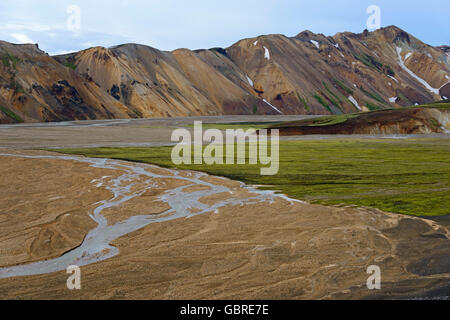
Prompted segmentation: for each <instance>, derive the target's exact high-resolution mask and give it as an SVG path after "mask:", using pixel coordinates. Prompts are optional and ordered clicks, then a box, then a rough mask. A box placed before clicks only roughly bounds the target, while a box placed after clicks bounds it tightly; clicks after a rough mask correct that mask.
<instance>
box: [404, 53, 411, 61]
mask: <svg viewBox="0 0 450 320" xmlns="http://www.w3.org/2000/svg"><path fill="white" fill-rule="evenodd" d="M411 56H412V52H408V53H407V54H406V56H405V61H406V60H408V58H409V57H411Z"/></svg>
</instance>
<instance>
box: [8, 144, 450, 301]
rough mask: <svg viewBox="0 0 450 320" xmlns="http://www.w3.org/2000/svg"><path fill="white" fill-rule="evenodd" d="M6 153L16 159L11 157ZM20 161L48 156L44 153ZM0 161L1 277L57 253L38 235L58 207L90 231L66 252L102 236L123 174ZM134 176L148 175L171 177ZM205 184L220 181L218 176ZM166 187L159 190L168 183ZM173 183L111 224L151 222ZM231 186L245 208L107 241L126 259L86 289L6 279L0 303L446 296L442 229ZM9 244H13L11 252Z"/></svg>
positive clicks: (93, 270) (98, 272)
mask: <svg viewBox="0 0 450 320" xmlns="http://www.w3.org/2000/svg"><path fill="white" fill-rule="evenodd" d="M8 153H9V154H13V153H19V152H15V151H12V150H8ZM20 153H21V154H32V155H40V154H43V155H51V154H50V153H46V152H38V151H33V152H24V151H21V152H20ZM1 160H2V161H1V162H0V163H1V165H0V166H1V168H2V172H7V173H8V174H9V176H5V175H2V178H0V183H1V185H2V190H8V196H7V197H2V198H1V200H0V201H2V206H1V208H2V213H3V212H5V210H6V211H7V218H4V216H3V214H2V219H3V220H2V224H1V228H2V229H3V230H5V231H6V232H5V231H3V230H2V238H1V239H0V248H2V252H3V254H2V256H1V258H2V260H1V263H0V265H1V267H5V266H10V265H15V264H23V263H27V262H31V261H36V260H38V259H48V258H50V257H53V256H57V255H61V254H62V252H61V250H59V249H60V247H61V246H56V245H55V246H54V245H52V244H53V242H50V244H49V243H48V242H46V241H42V239H46V238H44V237H42V231H40V230H43V229H45V228H48V227H47V225H48V224H51V223H52V221H54V220H55V219H56V218H55V217H57V216H58V215H59V214H60V213H59V211H57V210H56V209H54V208H52V207H51V203H52V201H57V200H61V199H58V197H65V198H68V199H74V201H70V203H68V204H67V205H69V204H70V207H67V206H66V203H67V202H69V201H64V206H63V207H62V208H60V211H61V210H63V208H65V211H68V210H70V211H71V212H72V211H76V212H77V217H79V219H80V221H84V223H80V227H79V228H78V229H77V230H76V231H77V232H76V233H77V234H78V235H79V236H78V238H77V237H73V239H72V238H70V237H68V238H69V239H71V241H68V240H66V242H65V243H66V246H65V248H68V249H69V250H70V248H71V247H73V246H75V245H76V244H77V243H79V241H80V238H82V237H81V236H82V235H85V234H86V233H87V232H88V231H89V229H90V228H93V227H95V223H93V221H89V214H91V213H92V212H91V211H92V210H93V205H94V204H95V203H97V202H98V201H101V200H104V199H109V198H111V197H112V194H111V192H110V191H108V190H107V189H105V188H106V186H107V183H106V184H105V186H104V185H98V184H95V183H96V182H95V181H94V182H93V183H91V182H92V181H93V180H95V179H102V178H103V177H105V176H110V177H114V176H117V172H116V171H115V170H107V169H101V168H93V167H92V166H89V165H88V164H85V163H79V162H77V161H73V160H56V159H46V160H42V159H32V158H25V159H24V158H21V157H19V156H18V157H14V156H8V157H1ZM128 165H132V166H138V164H128ZM139 166H142V167H145V170H147V171H151V170H164V169H157V168H156V167H153V166H144V165H139ZM27 168H28V169H27ZM174 172H175V171H174ZM19 173H20V174H19ZM192 174H193V173H190V172H181V173H180V175H182V176H184V175H186V176H189V175H192ZM204 179H206V180H209V179H208V178H204ZM210 179H211V181H217V182H219V181H222V183H223V179H221V178H215V177H211V178H210ZM160 180H161V181H159V184H160V183H161V182H162V180H164V179H160ZM169 180H172V179H171V178H167V181H165V182H166V184H165V185H166V187H167V189H165V190H164V188H162V187H161V186H159V190H158V192H157V193H156V194H154V195H151V196H150V197H148V195H147V197H148V198H149V200H148V201H146V197H145V196H144V194H143V197H135V198H133V199H130V200H129V201H126V202H125V203H124V205H125V207H126V210H124V211H126V212H127V213H126V214H125V215H124V216H121V215H123V212H122V210H111V212H109V213H108V215H107V219H108V222H109V223H116V222H117V221H119V220H121V219H126V218H129V216H130V215H132V214H133V212H134V213H135V214H140V213H145V212H147V213H148V211H149V208H153V203H154V204H155V206H156V207H157V206H161V203H158V202H157V201H156V200H157V198H158V195H161V194H166V193H167V192H169V193H170V192H173V190H174V189H173V188H174V187H177V186H179V185H178V184H175V185H171V182H170V181H169ZM50 182H51V183H50ZM133 182H134V181H129V182H128V183H130V184H133ZM135 182H136V183H138V184H139V183H142V179H141V178H139V177H138V178H137V181H135ZM230 184H231V185H233V192H234V193H235V196H236V197H242V199H241V200H242V203H241V204H240V205H233V204H231V205H226V206H223V207H220V208H219V209H218V210H215V211H211V212H205V213H204V214H202V215H197V216H195V215H194V216H191V217H189V218H188V219H186V218H180V219H174V220H170V221H165V222H160V223H152V224H149V225H147V226H145V227H143V228H141V229H139V230H137V231H135V232H132V233H128V234H126V235H124V236H122V237H119V238H118V239H116V240H114V241H113V242H112V243H111V245H113V246H114V247H116V248H117V249H118V250H119V254H118V255H116V256H114V257H112V258H108V259H106V260H102V261H100V262H97V263H92V264H88V265H85V266H83V267H82V268H81V270H82V290H79V291H70V290H68V289H67V288H66V280H67V277H68V275H67V274H66V272H65V270H62V271H59V272H53V273H49V274H42V275H34V276H27V277H11V278H5V279H1V280H0V294H1V297H2V298H4V299H8V298H9V299H17V298H19V299H27V298H42V299H63V298H64V299H81V298H86V299H125V298H127V299H183V298H185V299H247V298H249V299H251V298H253V299H317V298H336V297H339V298H342V297H344V298H361V297H368V296H369V297H370V296H372V297H404V296H417V295H419V293H420V294H423V292H425V293H426V292H429V291H430V292H431V291H433V290H434V291H436V290H441V288H445V287H446V286H447V287H448V284H449V277H450V274H449V270H450V267H449V263H450V259H448V252H449V249H450V242H449V234H448V229H447V228H446V227H443V226H441V225H439V224H437V223H435V222H431V221H428V220H424V219H420V218H413V217H407V216H402V215H396V214H390V213H385V212H381V211H378V210H373V209H360V208H336V207H323V206H318V205H310V204H306V203H301V202H296V201H292V202H290V201H288V200H287V199H283V198H279V197H275V198H270V200H267V201H251V200H249V197H251V193H252V192H251V190H247V189H245V187H244V186H237V185H236V184H235V183H234V182H230ZM97 185H98V187H97ZM5 186H9V187H8V189H4V187H5ZM161 188H162V189H161ZM239 188H240V189H242V190H239ZM42 189H44V190H42ZM47 189H48V190H47ZM202 189H203V188H200V189H199V190H202ZM194 190H195V189H194ZM13 191H15V192H16V198H17V199H16V200H15V201H16V202H17V203H18V204H19V205H20V208H21V209H20V211H21V215H20V216H18V217H15V216H14V217H12V210H14V208H15V206H14V205H13V202H14V201H13V200H14V198H12V197H13V194H14V192H13ZM89 191H90V192H89ZM189 191H192V190H189ZM200 192H204V191H200ZM90 193H92V195H89V197H87V194H90ZM194 193H195V191H194ZM4 194H5V193H4ZM24 195H27V196H26V197H24ZM11 199H12V200H11ZM50 199H53V200H50ZM216 200H217V201H219V200H221V197H219V199H216ZM214 201H215V199H214V197H210V198H209V199H208V204H209V205H213V202H214ZM114 209H116V208H114ZM164 209H165V208H162V207H161V208H159V209H158V210H156V211H160V210H164ZM16 210H17V208H16ZM151 210H153V211H155V209H150V211H151ZM16 215H17V213H16ZM115 215H118V216H117V217H116V216H115ZM19 218H20V219H21V222H19V221H18V220H17V219H19ZM35 221H43V222H45V223H44V224H43V223H41V224H38V223H35ZM88 221H89V222H88ZM93 224H94V226H93ZM57 226H58V228H60V230H61V231H60V233H61V234H72V233H71V232H73V230H71V228H72V224H58V225H57ZM39 228H40V229H39ZM35 229H36V230H37V231H36V230H35ZM23 230H26V231H27V232H25V233H24V232H23ZM30 230H31V231H30ZM52 230H54V229H52ZM22 234H23V235H22ZM44 234H46V233H45V232H44ZM8 235H10V236H8ZM19 235H20V236H19ZM13 237H15V238H14V239H15V240H14V241H15V242H16V246H15V249H14V250H11V238H13ZM50 239H52V237H50ZM31 243H34V246H30V244H31ZM55 243H57V244H59V243H60V242H56V241H55ZM31 247H33V248H34V251H33V252H45V254H41V255H40V256H39V255H38V256H36V255H35V256H33V255H31V254H30V248H31ZM5 249H7V250H5ZM370 265H378V266H380V268H381V271H382V281H383V287H382V290H381V291H377V292H371V291H369V290H368V289H367V288H366V280H367V278H368V275H367V273H366V270H367V267H368V266H370Z"/></svg>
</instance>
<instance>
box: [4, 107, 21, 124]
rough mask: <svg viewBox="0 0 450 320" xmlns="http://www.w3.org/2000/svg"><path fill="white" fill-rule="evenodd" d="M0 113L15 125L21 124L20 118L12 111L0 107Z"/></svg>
mask: <svg viewBox="0 0 450 320" xmlns="http://www.w3.org/2000/svg"><path fill="white" fill-rule="evenodd" d="M0 111H1V112H3V113H4V114H5V115H7V116H8V117H10V118H11V119H13V120H14V121H15V122H17V123H22V122H23V119H22V117H21V116H19V115H18V114H16V113H14V112H13V111H11V110H9V109H7V108H5V107H3V106H0Z"/></svg>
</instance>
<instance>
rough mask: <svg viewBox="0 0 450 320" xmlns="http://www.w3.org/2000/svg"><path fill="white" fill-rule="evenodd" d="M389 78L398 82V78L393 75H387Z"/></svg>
mask: <svg viewBox="0 0 450 320" xmlns="http://www.w3.org/2000/svg"><path fill="white" fill-rule="evenodd" d="M388 77H389V78H391V79H392V80H394V81H395V82H397V83H398V80H397V79H395V78H394V77H393V76H388Z"/></svg>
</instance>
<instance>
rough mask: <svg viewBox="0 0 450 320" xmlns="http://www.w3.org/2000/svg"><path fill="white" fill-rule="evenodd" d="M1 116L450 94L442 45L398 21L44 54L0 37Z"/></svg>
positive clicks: (287, 108) (97, 114)
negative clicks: (334, 30) (221, 42)
mask: <svg viewBox="0 0 450 320" xmlns="http://www.w3.org/2000/svg"><path fill="white" fill-rule="evenodd" d="M0 58H1V60H2V61H1V63H0V123H10V122H20V121H28V122H31V121H62V120H73V119H110V118H137V117H175V116H195V115H223V114H253V113H257V114H278V113H283V114H339V113H351V112H355V111H358V110H362V111H367V110H376V109H384V108H390V107H394V108H400V107H403V106H409V105H414V104H416V103H417V104H422V103H427V102H431V101H435V100H440V99H442V98H444V97H446V98H448V97H449V96H450V93H449V89H450V60H449V52H448V47H446V46H441V47H432V46H429V45H426V44H424V43H423V42H421V41H420V40H418V39H416V38H414V37H413V36H412V35H410V34H408V33H406V32H405V31H403V30H401V29H399V28H397V27H393V26H392V27H387V28H382V29H379V30H377V31H375V32H363V33H361V34H353V33H348V32H345V33H338V34H336V35H335V36H333V37H327V36H324V35H321V34H314V33H312V32H310V31H304V32H302V33H300V34H298V35H297V36H295V37H286V36H283V35H267V36H260V37H257V38H251V39H244V40H241V41H239V42H237V43H236V44H234V45H232V46H231V47H229V48H226V49H222V48H214V49H209V50H196V51H190V50H187V49H179V50H175V51H173V52H166V51H160V50H157V49H154V48H151V47H147V46H143V45H136V44H125V45H121V46H117V47H113V48H102V47H96V48H90V49H87V50H84V51H80V52H77V53H73V54H69V55H64V56H55V57H50V56H48V55H47V54H46V53H45V52H43V51H41V50H39V49H38V47H37V46H35V45H13V44H10V43H7V42H0Z"/></svg>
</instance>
